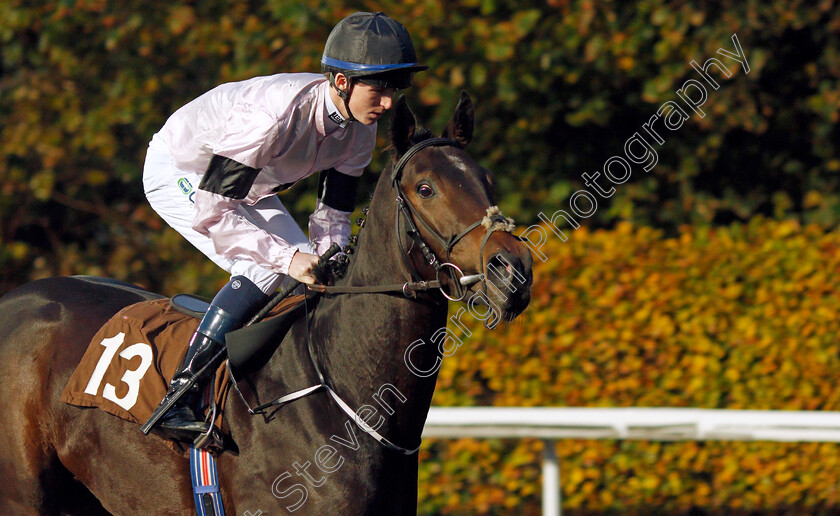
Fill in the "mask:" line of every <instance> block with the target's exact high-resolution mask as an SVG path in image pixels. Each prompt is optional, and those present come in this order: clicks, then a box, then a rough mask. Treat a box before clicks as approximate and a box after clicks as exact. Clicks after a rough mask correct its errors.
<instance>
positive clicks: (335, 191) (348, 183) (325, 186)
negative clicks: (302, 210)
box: [318, 168, 359, 211]
mask: <svg viewBox="0 0 840 516" xmlns="http://www.w3.org/2000/svg"><path fill="white" fill-rule="evenodd" d="M358 189H359V178H358V177H354V176H348V175H347V174H342V173H341V172H339V171H338V170H336V169H334V168H330V169H327V170H324V171H322V172H321V174H320V176H319V177H318V198H319V199H321V202H323V203H324V204H326V205H327V206H329V207H330V208H334V209H336V210H341V211H353V209H354V208H355V207H356V192H357V191H358Z"/></svg>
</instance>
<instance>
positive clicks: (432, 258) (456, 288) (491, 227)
mask: <svg viewBox="0 0 840 516" xmlns="http://www.w3.org/2000/svg"><path fill="white" fill-rule="evenodd" d="M447 146H450V147H456V148H458V149H461V148H462V146H461V144H459V143H458V142H456V141H455V140H452V139H449V138H428V139H425V140H421V141H420V142H418V143H416V144H414V145H412V146H411V147H410V148H409V149H408V150H407V151H406V152H405V153H404V154H403V155H402V156H401V157H400V159H399V160H398V161H397V163H396V165H394V168H393V169H392V171H391V186H392V187H393V188H394V191H395V192H396V194H397V196H396V202H397V210H396V220H395V223H394V224H395V229H396V235H397V240H398V242H397V243H398V246H399V248H400V256H401V258H402V260H403V263H404V264H405V266H406V268H407V269H408V271H409V273H408V278H406V282H405V283H402V284H393V285H377V286H326V285H310V286H309V288H310V290H314V291H316V292H321V293H325V294H360V293H374V292H402V293H403V294H404V295H405V296H406V297H416V296H417V292H418V291H423V290H430V289H435V288H437V289H439V290H440V293H441V294H442V295H443V296H444V297H445V298H446V299H448V300H450V301H463V300H464V298H466V296H467V288H468V287H469V286H471V285H473V284H474V283H477V282H479V281H481V282H483V288H484V293H485V295H486V293H487V278H486V275H485V274H484V273H483V272H482V271H483V270H484V247H485V245H486V244H487V241H488V240H489V239H490V236H492V234H493V232H495V231H506V232H508V233H512V232H513V230H514V228H515V226H514V223H513V219H510V218H507V217H505V216H504V215H502V213H501V210H499V208H498V207H497V206H491V207H489V208H487V213H486V214H485V216H484V217H483V218H481V219H480V220H478V221H476V222H474V223H472V224H470V225H468V226H467V227H466V228H464V229H463V230H461V231H460V232H458V233H456V234H454V235H452V236H451V237H450V238H449V239H444V238H443V237H442V236H441V235H440V233H438V232H437V231H435V230H434V228H432V226H431V225H430V224H429V223H428V222H426V220H425V219H424V218H423V216H422V215H420V213H419V212H418V211H417V209H416V208H415V207H414V205H413V204H411V202H410V201H409V200H408V198H407V197H406V196H405V194H404V193H403V191H402V188H401V187H400V178H401V176H402V172H403V170H404V169H405V167H406V165H407V164H408V162H409V161H410V160H411V158H413V157H414V156H416V155H417V153H418V152H420V151H422V150H423V149H426V148H428V147H447ZM415 220H417V221H419V222H420V224H421V225H422V226H423V227H424V228H425V229H426V231H427V232H428V233H429V234H430V235H431V236H432V237H433V238H434V239H435V240H436V241H437V242H438V244H440V247H441V248H443V250H444V252H445V253H446V261H445V262H442V261H441V260H440V259H439V258H438V257H437V256H436V255H435V253H434V252H433V251H432V249H431V248H430V247H429V245H428V244H427V243H426V241H425V240H424V239H423V236H422V235H421V233H420V231H419V230H418V229H417V225H416V224H415ZM401 221H404V225H405V227H406V229H405V234H406V235H408V236H409V237H410V238H411V239H412V240H413V242H414V245H416V246H417V247H418V248H419V249H420V252H421V253H423V258H424V259H425V261H426V263H428V264H429V265H431V266H432V267H433V268H434V269H435V279H434V280H423V279H422V278H421V275H420V274H419V273H418V272H417V270H416V269H415V268H414V266H413V265H412V264H411V260H410V259H409V257H408V252H407V251H406V250H405V246H404V245H403V242H402V233H403V232H402V231H400V226H401V224H400V223H401ZM479 226H483V227H484V228H485V235H484V238H483V239H482V241H481V247H480V249H479V264H480V265H479V272H478V273H477V274H472V275H469V276H465V275H464V273H463V271H462V270H461V268H460V267H458V266H457V265H455V264H454V263H452V262H451V254H452V250H453V249H454V248H455V246H456V245H457V244H458V242H460V241H461V239H463V238H464V237H465V236H467V234H469V233H470V232H471V231H472V230H474V229H476V228H477V227H479ZM409 252H410V249H409ZM441 273H444V274H445V275H446V276H447V277H448V278H447V281H446V282H444V281H442V279H441ZM444 285H451V289H452V291H450V292H447V291H446V289H445V288H444Z"/></svg>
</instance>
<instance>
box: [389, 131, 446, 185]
mask: <svg viewBox="0 0 840 516" xmlns="http://www.w3.org/2000/svg"><path fill="white" fill-rule="evenodd" d="M448 145H451V146H453V147H458V148H459V149H460V148H461V144H460V143H458V142H456V141H455V140H451V139H449V138H429V139H427V140H423V141H421V142H418V143H416V144H414V145H412V146H411V147H410V148H409V149H408V150H407V151H405V154H403V155H402V157H401V158H400V160H399V161H397V164H396V165H394V170H393V171H392V172H391V183H394V182H395V181H396V180H397V178H398V177H399V175H400V173H401V172H402V169H403V168H405V164H406V163H408V160H410V159H411V158H412V157H414V155H415V154H417V153H418V152H420V151H421V150H423V149H425V148H426V147H445V146H448Z"/></svg>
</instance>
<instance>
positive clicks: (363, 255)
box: [0, 93, 532, 516]
mask: <svg viewBox="0 0 840 516" xmlns="http://www.w3.org/2000/svg"><path fill="white" fill-rule="evenodd" d="M473 128H474V108H473V104H472V102H471V100H470V99H469V96H468V95H466V93H462V96H461V99H460V101H459V102H458V105H457V107H456V108H455V111H454V113H453V115H452V118H451V120H450V121H449V123H448V124H447V125H446V128H445V129H444V131H443V133H442V136H441V137H440V138H434V137H432V135H431V133H430V132H429V131H427V130H423V129H420V128H419V127H418V125H417V121H416V119H415V116H414V114H413V112H412V111H411V109H410V108H409V106H408V104H407V102H406V101H405V99H404V97H401V98H399V99H398V100H397V101H396V102H395V105H394V114H393V118H392V124H391V129H390V139H391V142H390V145H389V148H390V151H391V154H392V156H391V161H390V163H389V164H388V165H387V166H386V167H385V170H383V172H382V174H381V176H380V178H379V180H378V181H377V184H376V187H375V189H374V193H373V196H372V198H371V204H370V207H369V212H368V214H367V218H366V219H365V222H364V228H363V229H362V230H360V234H359V235H358V241H357V242H356V244H355V247H354V248H353V251H354V253H353V254H352V255H351V260H350V263H349V265H348V266H347V267H346V271H345V274H344V275H343V277H341V278H340V279H338V280H336V281H335V282H334V285H333V287H334V288H336V289H340V288H341V287H342V286H344V287H345V288H347V289H349V290H352V289H354V288H355V289H361V287H364V286H368V287H371V286H372V287H376V286H378V285H389V284H393V285H397V288H395V289H393V291H382V290H383V289H380V291H375V290H376V289H375V288H372V289H371V290H370V291H363V292H355V293H352V294H341V293H336V292H333V293H330V292H325V293H321V294H311V296H319V299H317V304H316V305H315V307H314V309H312V306H311V304H314V303H312V302H311V301H310V300H308V301H307V303H308V304H307V312H308V313H307V314H306V317H301V318H299V319H298V320H297V321H295V322H294V324H293V325H292V327H291V329H290V330H289V331H288V333H286V335H285V337H284V338H283V340H282V342H281V343H280V344H279V345H278V346H277V349H276V350H275V351H274V352H273V354H271V355H270V357H269V358H268V359H267V362H266V363H265V364H264V365H263V366H262V367H261V368H259V369H258V370H256V371H254V372H251V373H249V375H248V378H247V382H243V381H242V380H241V379H240V382H239V383H242V384H245V383H247V386H248V387H249V388H250V389H252V392H253V393H256V395H258V396H259V397H261V398H262V400H266V399H270V398H271V397H272V396H277V395H282V394H284V393H289V392H292V391H296V390H298V389H302V388H305V387H307V386H310V385H315V384H318V383H320V382H322V381H323V384H325V385H328V386H329V387H330V389H329V390H330V391H331V392H329V393H327V392H323V391H322V392H316V393H313V394H310V395H308V396H305V397H303V398H302V399H299V400H297V401H295V402H293V403H289V404H286V405H283V406H278V407H275V408H274V410H272V411H271V412H270V417H268V416H266V417H258V416H254V415H253V414H251V413H249V409H248V408H247V407H246V404H245V403H242V402H241V401H240V400H239V399H238V398H236V397H235V396H234V399H232V400H231V401H230V402H229V403H228V404H227V408H226V409H225V417H226V420H227V422H228V425H229V433H230V436H231V437H232V439H233V440H234V442H235V445H236V446H235V450H228V451H225V452H222V453H221V454H219V456H218V458H217V463H218V471H219V476H220V485H221V493H222V498H223V500H224V504H225V509H226V511H227V512H228V513H229V514H245V515H254V516H256V515H260V514H265V515H267V514H285V513H293V512H297V513H298V514H317V515H323V514H346V515H356V514H360V515H362V514H363V515H388V516H393V515H407V514H416V512H417V470H418V458H417V453H416V451H417V448H418V447H419V443H420V438H421V433H422V430H423V426H424V424H425V420H426V416H427V414H428V411H429V407H430V404H431V399H432V394H433V392H434V388H435V382H436V379H437V369H436V367H437V366H439V364H440V360H441V358H442V357H443V356H444V355H446V354H448V350H449V351H451V346H452V343H453V342H454V341H453V340H452V336H451V335H447V333H446V332H447V330H445V328H446V325H447V315H448V303H449V299H461V300H464V301H467V300H468V301H469V306H470V309H471V310H474V311H475V313H484V314H487V313H490V312H497V314H496V315H498V316H499V317H500V318H501V319H504V320H512V319H513V318H514V317H516V316H517V315H518V314H519V313H521V312H522V311H523V310H524V309H525V308H526V307H527V305H528V303H529V301H530V286H531V283H532V272H531V265H532V260H531V255H530V252H529V251H528V249H527V247H525V246H524V245H523V243H522V242H521V241H520V240H519V239H518V238H517V237H516V236H514V235H513V234H512V233H511V232H510V229H511V228H507V229H506V230H498V231H492V230H491V229H490V228H489V226H488V224H487V223H486V222H487V221H488V220H490V222H491V223H494V224H497V223H499V221H500V219H499V217H500V215H498V214H496V215H493V216H492V217H490V216H489V215H488V213H489V212H488V209H489V208H490V207H491V206H493V205H494V204H495V203H494V201H493V186H492V182H493V176H492V174H491V173H490V171H488V170H487V169H485V168H483V167H482V166H480V165H479V164H478V163H477V162H476V161H475V160H474V159H473V158H472V157H471V156H470V155H469V154H468V153H467V152H466V151H465V150H464V148H465V147H466V146H467V145H468V144H469V143H470V141H471V140H472V137H473ZM395 189H396V191H395ZM395 199H396V202H395ZM491 211H492V210H491ZM481 220H484V221H485V224H479V223H478V222H477V221H481ZM507 220H508V221H509V219H507ZM503 221H504V218H503V217H502V222H503ZM445 237H446V238H445ZM444 257H445V259H446V260H447V261H446V262H445V263H444V262H443V261H442V260H443V259H444ZM514 277H515V278H518V282H516V285H514V282H513V281H511V279H512V278H514ZM462 278H465V279H466V280H464V279H462ZM469 278H472V279H471V280H470V279H469ZM400 285H401V287H400ZM459 291H460V293H459ZM154 298H160V296H158V295H157V294H153V293H150V292H147V291H144V290H142V289H140V288H139V287H135V286H133V285H130V284H127V283H123V282H120V281H116V280H108V279H103V278H91V277H56V278H46V279H41V280H37V281H35V282H32V283H29V284H27V285H24V286H22V287H19V288H18V289H16V290H13V291H12V292H10V293H8V294H7V295H5V296H4V297H2V298H0V377H2V378H3V389H4V393H3V396H0V426H1V427H2V432H0V475H2V478H3V481H2V482H0V514H15V515H19V516H25V515H35V514H46V515H58V514H67V515H85V516H91V515H101V514H119V515H150V514H154V515H187V514H195V505H194V500H193V495H192V491H191V487H190V486H191V484H190V473H189V463H188V461H187V460H186V459H184V458H183V457H182V456H181V455H179V454H176V453H173V451H172V450H171V449H170V448H169V447H167V446H166V444H165V442H164V441H163V440H162V439H160V438H158V437H152V436H145V435H143V434H142V433H141V432H140V431H139V429H138V427H137V425H135V424H132V423H129V422H127V421H124V420H122V419H119V418H116V417H114V416H111V415H109V414H107V413H105V412H104V411H102V410H97V409H85V408H80V407H75V406H70V405H67V404H64V403H61V402H60V401H59V397H60V395H61V391H62V388H63V387H64V385H65V384H66V383H67V381H68V379H69V377H70V375H71V373H72V372H73V370H74V368H75V366H76V365H77V363H78V362H79V360H80V359H81V357H82V355H83V354H84V352H85V348H86V347H87V345H88V343H89V342H90V340H91V338H92V337H93V335H94V334H95V333H96V331H97V330H98V329H99V328H100V327H101V326H102V325H103V324H104V323H105V322H106V321H107V320H108V319H109V318H111V317H112V316H113V315H114V314H115V313H116V312H118V311H119V310H120V309H122V308H123V307H126V306H128V305H130V304H133V303H136V302H139V301H143V300H148V299H154ZM482 310H484V311H482ZM471 313H472V312H471ZM475 317H478V316H475ZM485 322H487V321H485ZM447 339H448V340H447ZM333 395H334V396H333ZM243 399H244V398H243ZM337 399H340V400H341V402H338V401H337ZM342 403H343V404H344V405H345V408H342V407H341V404H342ZM348 410H349V412H348ZM348 414H352V415H354V416H355V417H351V416H348ZM374 437H376V438H374Z"/></svg>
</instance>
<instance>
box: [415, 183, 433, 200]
mask: <svg viewBox="0 0 840 516" xmlns="http://www.w3.org/2000/svg"><path fill="white" fill-rule="evenodd" d="M434 194H435V191H434V190H432V187H431V186H429V185H427V184H425V183H424V184H420V185H418V186H417V195H419V196H420V197H422V198H424V199H428V198H429V197H431V196H433V195H434Z"/></svg>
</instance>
